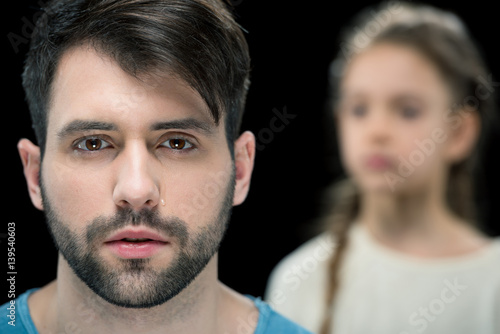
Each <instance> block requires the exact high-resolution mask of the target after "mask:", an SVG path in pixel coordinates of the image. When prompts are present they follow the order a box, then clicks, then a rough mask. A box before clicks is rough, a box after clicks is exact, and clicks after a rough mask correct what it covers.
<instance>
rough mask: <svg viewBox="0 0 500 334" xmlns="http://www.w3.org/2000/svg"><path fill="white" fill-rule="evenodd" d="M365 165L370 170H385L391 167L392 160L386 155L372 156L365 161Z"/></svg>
mask: <svg viewBox="0 0 500 334" xmlns="http://www.w3.org/2000/svg"><path fill="white" fill-rule="evenodd" d="M365 165H366V167H368V168H369V169H372V170H377V171H380V170H386V169H389V168H392V167H393V163H392V159H390V158H389V157H388V156H386V155H381V154H374V155H371V156H369V157H368V158H367V159H366V160H365Z"/></svg>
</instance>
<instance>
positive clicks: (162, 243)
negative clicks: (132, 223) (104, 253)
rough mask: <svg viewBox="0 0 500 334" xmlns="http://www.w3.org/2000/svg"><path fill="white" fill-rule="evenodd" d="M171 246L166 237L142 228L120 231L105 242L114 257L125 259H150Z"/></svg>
mask: <svg viewBox="0 0 500 334" xmlns="http://www.w3.org/2000/svg"><path fill="white" fill-rule="evenodd" d="M169 244H170V243H169V242H168V240H167V239H166V238H165V237H163V236H161V235H159V234H157V233H155V232H152V231H149V230H145V229H144V228H142V227H140V228H138V229H133V228H128V229H126V230H123V231H120V232H118V233H116V234H114V235H113V236H111V237H110V238H108V239H106V241H105V242H104V245H105V246H106V248H108V249H109V250H110V251H111V252H112V253H113V254H114V255H116V256H118V257H119V258H124V259H142V258H149V257H151V256H153V255H155V254H157V253H158V252H159V251H161V250H162V249H164V248H165V247H166V246H167V245H169Z"/></svg>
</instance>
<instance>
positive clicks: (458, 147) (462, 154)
mask: <svg viewBox="0 0 500 334" xmlns="http://www.w3.org/2000/svg"><path fill="white" fill-rule="evenodd" d="M458 116H459V121H458V122H457V123H455V124H454V126H453V127H452V128H451V129H450V130H449V132H448V140H447V143H446V151H445V156H446V158H447V160H448V162H449V163H457V162H460V161H462V160H464V159H465V158H467V156H469V155H470V154H471V152H472V151H473V149H474V147H475V146H476V143H477V140H478V138H479V133H480V131H481V119H480V116H479V113H478V112H477V111H476V110H466V109H464V110H461V111H460V112H459V113H458Z"/></svg>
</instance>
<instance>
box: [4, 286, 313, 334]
mask: <svg viewBox="0 0 500 334" xmlns="http://www.w3.org/2000/svg"><path fill="white" fill-rule="evenodd" d="M36 290H38V288H35V289H30V290H28V291H26V292H25V293H23V294H22V295H20V296H19V297H18V298H17V299H16V300H15V303H14V304H12V303H11V302H7V303H5V304H3V305H2V306H0V307H1V311H0V314H1V315H2V316H1V318H0V334H38V331H37V329H36V327H35V324H34V323H33V320H32V319H31V315H30V312H29V308H28V296H29V295H30V294H31V293H33V292H35V291H36ZM247 297H248V298H250V299H251V300H253V302H254V304H255V306H256V307H257V309H258V310H259V320H258V323H257V328H255V332H254V334H312V333H311V332H309V331H307V330H305V329H304V328H302V327H300V326H299V325H297V324H296V323H294V322H292V321H291V320H289V319H287V318H285V317H284V316H282V315H280V314H278V313H276V312H275V311H274V310H273V309H272V308H271V307H270V306H269V304H267V303H265V302H263V301H262V300H261V299H260V298H255V297H252V296H249V295H247ZM12 324H15V326H13V325H12ZM239 326H241V329H243V330H244V331H245V333H246V332H247V331H246V330H245V329H244V327H245V326H246V325H245V323H241V324H240V325H239Z"/></svg>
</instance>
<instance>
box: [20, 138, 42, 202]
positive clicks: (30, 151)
mask: <svg viewBox="0 0 500 334" xmlns="http://www.w3.org/2000/svg"><path fill="white" fill-rule="evenodd" d="M17 149H18V151H19V155H20V156H21V162H22V163H23V169H24V177H25V178H26V183H27V184H28V192H29V195H30V197H31V202H32V203H33V205H34V206H35V207H36V208H37V209H39V210H43V205H42V194H41V190H40V179H39V175H40V164H41V157H40V147H38V146H36V145H35V144H33V143H32V142H31V141H30V140H28V139H21V140H20V141H19V143H18V144H17Z"/></svg>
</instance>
